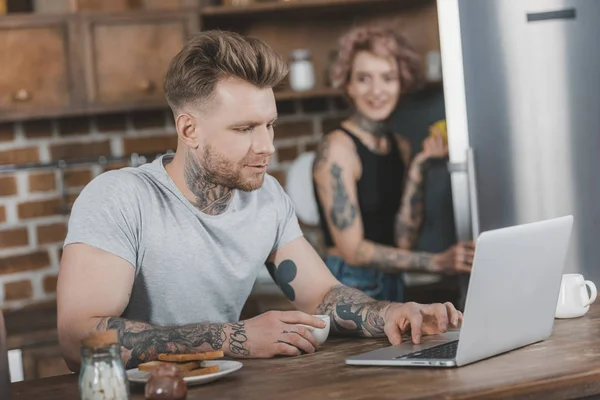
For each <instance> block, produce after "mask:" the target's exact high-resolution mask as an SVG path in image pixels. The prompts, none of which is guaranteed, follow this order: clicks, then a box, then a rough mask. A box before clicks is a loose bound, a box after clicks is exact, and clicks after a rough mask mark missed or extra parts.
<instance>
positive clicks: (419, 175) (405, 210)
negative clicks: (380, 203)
mask: <svg viewBox="0 0 600 400" xmlns="http://www.w3.org/2000/svg"><path fill="white" fill-rule="evenodd" d="M425 167H426V163H425V162H421V161H420V160H415V161H414V162H413V164H412V166H411V168H410V171H409V173H408V176H407V180H406V185H405V187H404V195H403V197H402V206H401V208H400V212H399V213H398V215H397V216H396V226H395V230H396V232H395V234H396V245H397V246H398V247H400V248H401V249H406V250H409V249H412V248H414V247H415V245H416V243H417V239H418V237H419V231H420V229H421V225H422V224H423V213H424V204H423V202H424V190H423V186H424V185H423V175H424V170H425Z"/></svg>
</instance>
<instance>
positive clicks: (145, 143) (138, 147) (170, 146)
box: [123, 132, 177, 154]
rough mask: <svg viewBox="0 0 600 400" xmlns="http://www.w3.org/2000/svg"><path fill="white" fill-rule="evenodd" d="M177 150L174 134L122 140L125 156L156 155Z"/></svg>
mask: <svg viewBox="0 0 600 400" xmlns="http://www.w3.org/2000/svg"><path fill="white" fill-rule="evenodd" d="M176 148H177V134H176V133H175V132H173V133H171V134H169V135H164V136H150V137H142V138H125V139H123V150H124V152H125V154H132V153H138V154H156V153H163V152H165V151H167V150H173V151H175V149H176Z"/></svg>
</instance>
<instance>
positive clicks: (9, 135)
mask: <svg viewBox="0 0 600 400" xmlns="http://www.w3.org/2000/svg"><path fill="white" fill-rule="evenodd" d="M13 140H15V129H14V125H13V124H11V123H2V124H0V142H10V141H13Z"/></svg>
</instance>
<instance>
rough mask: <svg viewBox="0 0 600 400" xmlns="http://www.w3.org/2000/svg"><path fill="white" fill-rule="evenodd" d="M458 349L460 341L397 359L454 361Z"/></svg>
mask: <svg viewBox="0 0 600 400" xmlns="http://www.w3.org/2000/svg"><path fill="white" fill-rule="evenodd" d="M457 349H458V340H454V341H452V342H448V343H444V344H440V345H439V346H435V347H430V348H428V349H425V350H420V351H415V352H414V353H410V354H404V355H402V356H399V357H396V359H398V360H406V359H414V358H423V359H450V360H452V359H454V358H455V357H456V350H457Z"/></svg>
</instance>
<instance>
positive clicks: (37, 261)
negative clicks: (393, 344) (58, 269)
mask: <svg viewBox="0 0 600 400" xmlns="http://www.w3.org/2000/svg"><path fill="white" fill-rule="evenodd" d="M49 266H50V258H49V257H48V253H47V252H45V251H36V252H35V253H30V254H23V255H19V256H10V257H4V258H0V275H8V274H14V273H16V272H23V271H33V270H37V269H43V268H46V267H49Z"/></svg>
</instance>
